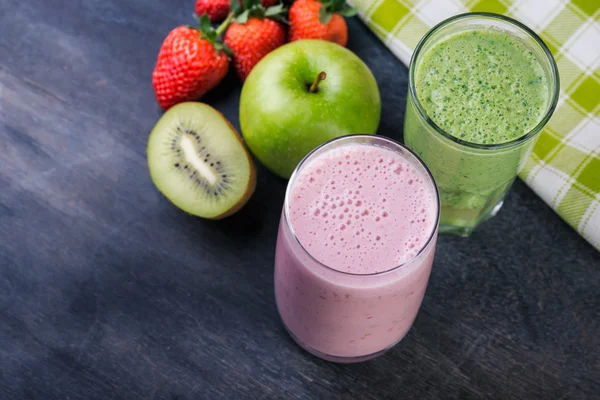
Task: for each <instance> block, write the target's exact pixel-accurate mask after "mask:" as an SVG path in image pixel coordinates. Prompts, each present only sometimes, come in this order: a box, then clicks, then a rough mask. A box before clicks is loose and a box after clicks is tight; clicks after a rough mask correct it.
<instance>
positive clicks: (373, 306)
mask: <svg viewBox="0 0 600 400" xmlns="http://www.w3.org/2000/svg"><path fill="white" fill-rule="evenodd" d="M352 144H367V145H368V146H375V147H378V148H384V149H390V150H392V151H394V152H396V153H397V154H400V155H401V156H402V157H404V159H405V160H407V161H408V163H409V164H410V165H412V167H414V168H415V169H416V170H417V171H419V173H420V174H421V176H422V179H423V182H424V184H426V185H428V186H427V187H428V188H431V190H432V192H431V193H434V194H433V197H432V199H434V200H433V201H434V202H435V204H434V205H433V206H432V207H431V209H432V210H434V213H432V214H431V218H432V221H435V222H434V224H432V226H433V227H432V231H431V232H429V233H428V235H429V236H428V237H424V238H423V240H421V241H420V242H418V243H420V245H419V246H417V247H416V248H415V249H414V254H413V256H412V258H410V259H408V260H407V261H405V262H404V263H402V264H401V265H398V266H395V267H393V268H391V269H389V270H385V271H382V272H378V273H365V274H357V273H348V272H342V271H340V270H339V269H335V268H333V267H332V266H331V265H329V266H328V265H325V264H323V263H321V262H319V261H318V260H317V259H316V258H315V257H314V256H313V255H312V254H311V253H310V251H309V250H307V248H305V247H303V245H302V244H301V243H300V241H299V239H298V237H297V236H296V233H295V229H294V228H296V229H300V227H299V226H296V227H294V226H292V223H291V219H290V218H291V215H292V212H299V213H300V212H308V211H309V210H305V209H302V210H298V209H294V210H291V205H290V196H291V194H290V193H292V192H293V189H294V186H295V185H296V184H297V182H298V179H299V177H300V176H302V175H303V173H304V171H305V169H306V167H307V165H309V164H310V163H311V162H312V161H313V160H314V159H315V158H316V157H318V156H319V155H321V154H323V153H324V152H326V151H329V150H331V149H334V148H337V147H339V146H348V145H352ZM349 161H350V162H352V160H349ZM348 168H349V167H348ZM348 171H349V173H352V172H351V171H350V170H349V169H348ZM352 171H354V168H352ZM353 176H357V179H359V180H360V179H364V178H360V177H358V173H357V174H356V175H353ZM393 177H396V176H395V175H393V173H392V176H389V175H388V176H387V177H386V178H393ZM359 183H361V184H365V187H366V183H365V182H361V181H359ZM370 183H372V182H370ZM411 184H412V181H411ZM361 187H362V186H361ZM369 187H371V186H369ZM390 202H393V199H388V203H390ZM430 204H431V203H430ZM419 208H421V207H419ZM423 221H425V220H423ZM438 222H439V198H438V196H437V190H436V188H435V183H434V182H433V178H432V177H431V174H430V173H429V171H428V170H427V168H426V167H425V165H424V164H423V163H422V162H421V161H420V160H419V159H418V158H417V157H416V156H415V155H414V154H413V153H412V152H411V151H410V150H408V149H407V148H405V147H404V146H402V145H401V144H399V143H397V142H395V141H393V140H390V139H387V138H384V137H380V136H372V135H352V136H346V137H342V138H338V139H334V140H332V141H330V142H328V143H326V144H324V145H322V146H321V147H318V148H317V149H315V150H314V151H313V152H312V153H310V154H309V155H307V156H306V158H304V160H302V161H301V162H300V164H299V165H298V166H297V167H296V170H295V171H294V173H293V174H292V177H291V178H290V181H289V183H288V187H287V192H286V197H285V203H284V206H283V211H282V216H281V222H280V226H279V235H278V238H277V250H276V257H275V296H276V302H277V308H278V310H279V314H280V316H281V318H282V320H283V323H284V325H285V327H286V329H287V330H288V332H289V333H290V335H291V336H292V338H293V339H294V340H295V341H296V342H297V343H298V344H299V345H300V346H301V347H303V348H304V349H305V350H307V351H309V352H310V353H312V354H313V355H316V356H318V357H321V358H323V359H326V360H329V361H335V362H358V361H364V360H368V359H371V358H374V357H376V356H378V355H380V354H382V353H383V352H385V351H386V350H388V349H389V348H391V347H392V346H394V345H395V344H396V343H398V342H399V341H400V340H401V339H402V338H403V337H404V335H405V334H406V333H407V332H408V330H409V329H410V327H411V326H412V323H413V320H414V319H415V317H416V315H417V312H418V310H419V307H420V305H421V302H422V300H423V296H424V294H425V289H426V286H427V282H428V279H429V274H430V272H431V266H432V262H433V257H434V252H435V246H436V239H437V226H438ZM390 223H393V222H392V221H390ZM396 223H398V224H409V221H397V222H396ZM352 226H354V225H352ZM376 233H377V232H374V233H373V234H374V235H375V234H376ZM317 234H318V235H320V234H321V233H317ZM323 235H325V236H328V234H323ZM322 239H325V238H322ZM319 240H321V238H319ZM378 240H379V239H378ZM396 240H397V241H398V242H399V241H400V240H401V239H400V238H397V239H396ZM363 247H366V246H363ZM338 254H339V253H338Z"/></svg>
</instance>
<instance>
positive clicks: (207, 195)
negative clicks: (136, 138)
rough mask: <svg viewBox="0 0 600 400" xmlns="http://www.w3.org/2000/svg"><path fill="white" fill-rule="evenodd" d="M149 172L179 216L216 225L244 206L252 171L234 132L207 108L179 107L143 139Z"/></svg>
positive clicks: (252, 181)
mask: <svg viewBox="0 0 600 400" xmlns="http://www.w3.org/2000/svg"><path fill="white" fill-rule="evenodd" d="M147 155H148V168H149V169H150V176H151V178H152V181H153V182H154V184H155V185H156V187H157V188H158V190H159V191H160V192H161V193H162V194H163V195H164V196H165V197H167V198H168V199H169V200H170V201H171V202H172V203H173V204H175V205H176V206H177V207H179V208H180V209H182V210H183V211H185V212H187V213H190V214H193V215H196V216H199V217H202V218H208V219H221V218H224V217H227V216H229V215H231V214H234V213H235V212H237V211H238V210H239V209H240V208H242V207H243V206H244V204H246V202H247V201H248V199H249V198H250V196H252V193H254V189H255V187H256V167H255V165H254V163H253V162H252V158H251V157H250V154H249V153H248V150H247V149H246V147H245V145H244V144H243V143H242V141H241V139H240V136H239V135H238V133H237V132H236V130H235V128H234V127H233V126H232V125H231V124H230V123H229V121H227V120H226V119H225V117H224V116H223V115H222V114H221V113H220V112H218V111H217V110H215V109H214V108H212V107H211V106H209V105H207V104H203V103H198V102H186V103H180V104H177V105H175V106H173V107H171V108H170V109H169V110H168V111H167V112H165V113H164V114H163V116H162V117H161V118H160V120H159V121H158V122H157V123H156V126H155V127H154V129H153V130H152V132H151V133H150V137H149V139H148V149H147Z"/></svg>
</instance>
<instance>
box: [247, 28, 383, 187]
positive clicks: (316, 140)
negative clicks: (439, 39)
mask: <svg viewBox="0 0 600 400" xmlns="http://www.w3.org/2000/svg"><path fill="white" fill-rule="evenodd" d="M322 73H324V74H322ZM323 78H324V80H322V79H323ZM380 115H381V99H380V97H379V89H378V87H377V82H376V81H375V78H374V77H373V74H372V73H371V71H370V70H369V68H368V67H367V66H366V65H365V63H364V62H362V61H361V60H360V58H358V57H357V56H356V55H355V54H354V53H352V52H351V51H350V50H348V49H346V48H344V47H342V46H339V45H337V44H334V43H331V42H326V41H322V40H300V41H296V42H292V43H288V44H286V45H284V46H281V47H280V48H278V49H276V50H275V51H273V52H271V53H269V54H268V55H267V56H266V57H265V58H263V59H262V60H261V61H260V62H259V63H258V64H257V65H256V66H255V67H254V69H253V70H252V72H251V73H250V75H249V76H248V78H247V79H246V82H245V83H244V87H243V89H242V96H241V99H240V125H241V128H242V134H243V136H244V139H245V141H246V144H247V145H248V147H249V148H250V150H251V151H252V153H253V154H254V155H255V156H256V158H258V160H260V162H262V163H263V164H264V165H265V166H266V167H267V168H269V169H270V170H271V171H273V172H274V173H276V174H277V175H280V176H282V177H284V178H289V177H290V175H291V174H292V172H293V170H294V168H295V167H296V165H297V164H298V163H299V162H300V160H302V158H303V157H304V156H305V155H306V154H308V153H309V152H310V151H311V150H313V149H314V148H315V147H317V146H319V145H320V144H322V143H325V142H326V141H328V140H330V139H333V138H336V137H339V136H343V135H348V134H358V133H363V134H374V133H375V132H376V131H377V127H378V126H379V117H380Z"/></svg>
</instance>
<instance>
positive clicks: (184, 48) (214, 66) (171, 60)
mask: <svg viewBox="0 0 600 400" xmlns="http://www.w3.org/2000/svg"><path fill="white" fill-rule="evenodd" d="M228 24H229V20H228V21H226V24H225V23H224V24H223V25H222V26H221V27H219V29H217V30H216V31H215V30H214V29H212V28H211V27H210V21H209V19H208V16H207V15H204V16H203V17H202V18H201V19H200V29H199V30H198V29H195V28H192V27H187V26H179V27H177V28H175V29H173V30H172V31H171V32H170V33H169V35H168V36H167V38H166V39H165V40H164V42H163V44H162V46H161V48H160V52H159V53H158V59H157V61H156V66H155V67H154V72H153V73H152V86H153V87H154V92H155V94H156V100H157V101H158V104H159V105H160V106H161V107H162V108H164V109H165V110H166V109H168V108H169V107H171V106H173V105H175V104H177V103H180V102H183V101H188V100H195V99H198V98H199V97H202V96H203V95H204V94H205V93H206V92H208V91H209V90H211V89H212V88H214V87H215V86H217V84H218V83H219V82H221V80H222V79H223V78H224V77H225V75H227V70H228V69H229V58H228V57H227V55H226V54H225V50H226V48H225V46H223V44H221V43H218V42H217V41H216V39H217V37H218V36H219V35H220V33H221V31H222V30H223V29H225V27H226V26H227V25H228Z"/></svg>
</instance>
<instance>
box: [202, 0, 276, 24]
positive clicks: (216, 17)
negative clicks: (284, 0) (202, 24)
mask: <svg viewBox="0 0 600 400" xmlns="http://www.w3.org/2000/svg"><path fill="white" fill-rule="evenodd" d="M238 1H239V0H238ZM277 1H278V0H262V5H263V7H270V6H272V5H274V4H275V3H277ZM230 3H231V1H230V0H196V14H197V15H204V14H208V17H209V18H210V20H211V22H218V21H223V20H224V19H225V18H226V17H227V15H228V14H229V5H230Z"/></svg>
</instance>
